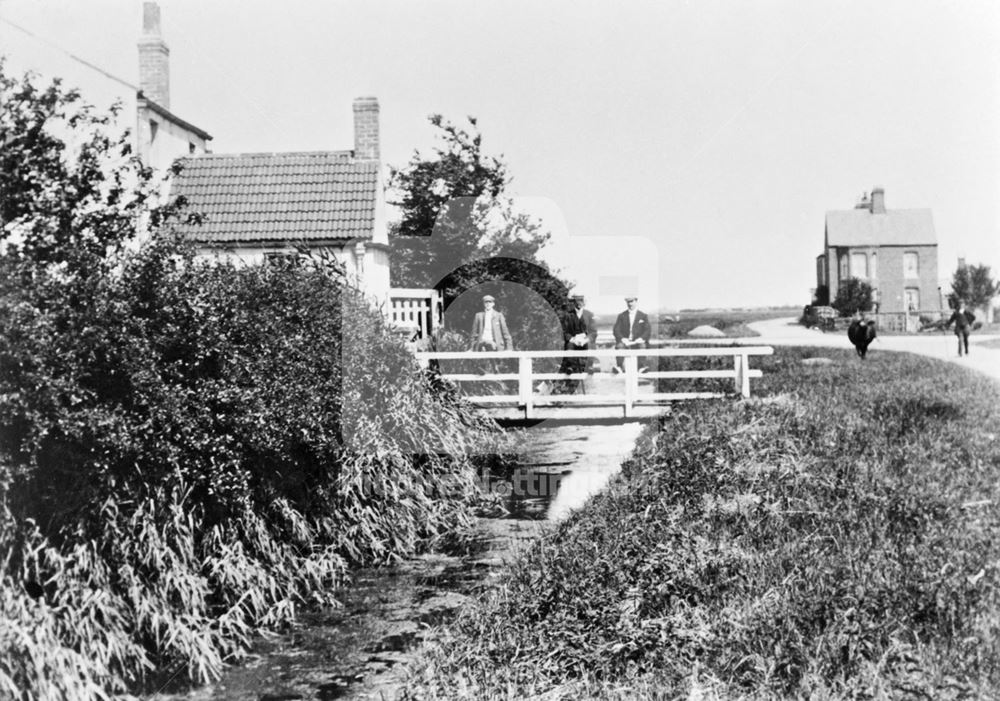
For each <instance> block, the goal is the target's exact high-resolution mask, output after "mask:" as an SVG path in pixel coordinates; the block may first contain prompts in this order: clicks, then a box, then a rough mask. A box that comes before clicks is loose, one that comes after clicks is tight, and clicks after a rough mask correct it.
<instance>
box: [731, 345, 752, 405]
mask: <svg viewBox="0 0 1000 701" xmlns="http://www.w3.org/2000/svg"><path fill="white" fill-rule="evenodd" d="M733 370H734V372H735V375H736V391H737V392H739V393H740V395H742V397H743V398H744V399H748V398H749V397H750V372H749V370H750V356H748V355H747V354H746V353H741V354H739V355H734V356H733Z"/></svg>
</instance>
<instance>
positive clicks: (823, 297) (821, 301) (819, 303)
mask: <svg viewBox="0 0 1000 701" xmlns="http://www.w3.org/2000/svg"><path fill="white" fill-rule="evenodd" d="M828 304H830V288H829V287H827V286H826V285H820V286H819V287H817V288H816V291H815V292H814V293H813V299H812V305H813V306H814V307H825V306H827V305H828Z"/></svg>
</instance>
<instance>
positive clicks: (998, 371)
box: [737, 318, 1000, 381]
mask: <svg viewBox="0 0 1000 701" xmlns="http://www.w3.org/2000/svg"><path fill="white" fill-rule="evenodd" d="M748 326H749V327H750V328H751V329H753V330H754V331H756V332H757V333H759V334H760V336H759V337H754V338H744V339H737V340H738V341H739V342H740V343H752V344H761V345H770V346H817V347H824V348H846V349H851V348H853V346H852V345H851V342H850V341H848V340H847V333H846V332H843V331H838V332H836V333H824V332H822V331H818V330H816V329H807V328H806V327H804V326H802V325H801V324H798V323H797V322H796V320H795V319H794V318H784V319H768V320H766V321H755V322H752V323H750V324H748ZM995 338H1000V335H997V334H984V335H978V334H975V333H973V334H972V336H970V337H969V351H970V352H969V354H968V355H965V356H962V357H959V356H958V352H957V345H958V344H957V342H956V340H955V334H954V333H951V332H950V331H949V332H945V333H941V332H940V331H931V332H928V333H926V334H920V335H915V336H876V337H875V342H874V343H873V344H872V345H871V346H870V348H869V352H876V353H877V352H878V351H880V350H889V351H902V352H906V353H916V354H918V355H924V356H927V357H930V358H937V359H939V360H946V361H948V362H950V363H954V364H956V365H961V366H962V367H967V368H970V369H972V370H976V371H977V372H981V373H983V374H984V375H988V376H989V377H992V378H993V379H995V380H997V381H1000V349H995V348H984V347H983V346H982V345H980V344H981V342H982V341H987V340H991V339H995Z"/></svg>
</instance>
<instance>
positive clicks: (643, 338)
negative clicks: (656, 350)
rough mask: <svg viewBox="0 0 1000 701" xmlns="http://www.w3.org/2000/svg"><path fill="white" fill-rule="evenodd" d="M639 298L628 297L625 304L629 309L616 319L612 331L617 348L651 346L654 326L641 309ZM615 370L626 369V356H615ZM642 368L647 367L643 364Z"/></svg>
mask: <svg viewBox="0 0 1000 701" xmlns="http://www.w3.org/2000/svg"><path fill="white" fill-rule="evenodd" d="M638 303H639V302H638V300H637V299H636V298H635V297H626V298H625V304H626V305H627V306H628V309H626V310H625V311H623V312H622V313H621V314H619V315H618V318H617V319H615V327H614V329H613V330H612V333H614V335H615V349H616V350H620V349H625V350H633V349H636V348H649V336H650V334H651V333H652V328H651V327H650V325H649V317H648V316H646V313H645V312H641V311H639V308H638ZM613 369H614V371H615V372H624V371H625V358H623V357H622V356H618V357H617V358H615V366H614V368H613ZM642 369H643V370H645V369H646V367H645V366H644V365H643V366H642Z"/></svg>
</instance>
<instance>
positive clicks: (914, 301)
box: [903, 287, 920, 312]
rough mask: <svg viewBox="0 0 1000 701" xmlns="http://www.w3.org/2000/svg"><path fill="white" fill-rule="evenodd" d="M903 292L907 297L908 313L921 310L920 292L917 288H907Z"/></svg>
mask: <svg viewBox="0 0 1000 701" xmlns="http://www.w3.org/2000/svg"><path fill="white" fill-rule="evenodd" d="M903 292H904V294H905V295H906V311H908V312H915V311H918V310H919V309H920V290H919V289H918V288H916V287H907V288H906V289H905V290H904V291H903Z"/></svg>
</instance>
